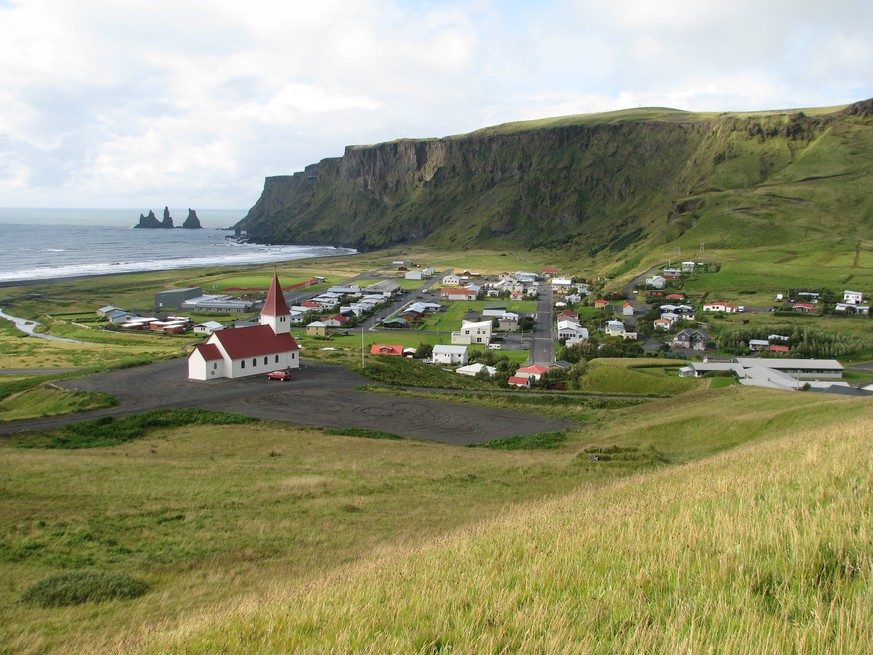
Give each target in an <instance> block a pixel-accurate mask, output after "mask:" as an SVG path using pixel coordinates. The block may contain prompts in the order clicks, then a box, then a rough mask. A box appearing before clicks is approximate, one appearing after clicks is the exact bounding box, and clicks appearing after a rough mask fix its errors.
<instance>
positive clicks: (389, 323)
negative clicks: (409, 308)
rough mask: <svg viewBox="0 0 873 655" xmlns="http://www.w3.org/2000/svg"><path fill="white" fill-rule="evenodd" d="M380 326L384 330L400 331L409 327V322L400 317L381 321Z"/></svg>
mask: <svg viewBox="0 0 873 655" xmlns="http://www.w3.org/2000/svg"><path fill="white" fill-rule="evenodd" d="M382 325H384V326H385V327H386V328H397V329H401V330H402V329H404V328H408V327H409V321H408V320H406V319H405V318H403V317H402V316H396V317H394V318H389V319H386V320H384V321H382Z"/></svg>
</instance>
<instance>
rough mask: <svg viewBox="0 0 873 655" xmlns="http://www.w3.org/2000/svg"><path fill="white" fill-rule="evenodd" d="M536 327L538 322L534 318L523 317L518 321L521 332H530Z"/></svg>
mask: <svg viewBox="0 0 873 655" xmlns="http://www.w3.org/2000/svg"><path fill="white" fill-rule="evenodd" d="M534 325H536V321H535V320H534V318H533V316H522V317H521V318H519V319H518V329H519V331H521V332H530V331H531V330H533V329H534Z"/></svg>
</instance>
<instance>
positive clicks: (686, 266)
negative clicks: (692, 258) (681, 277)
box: [682, 262, 694, 273]
mask: <svg viewBox="0 0 873 655" xmlns="http://www.w3.org/2000/svg"><path fill="white" fill-rule="evenodd" d="M682 272H683V273H693V272H694V262H682Z"/></svg>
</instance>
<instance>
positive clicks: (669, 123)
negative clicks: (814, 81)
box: [238, 102, 873, 254]
mask: <svg viewBox="0 0 873 655" xmlns="http://www.w3.org/2000/svg"><path fill="white" fill-rule="evenodd" d="M868 105H869V102H868V103H858V105H857V106H853V107H852V108H849V109H848V110H845V111H841V112H835V113H833V114H817V115H815V116H813V117H810V116H806V115H804V114H803V113H799V112H774V113H772V114H760V115H750V116H733V115H727V114H725V115H720V116H711V115H694V114H687V113H684V112H678V111H673V110H638V111H637V110H635V111H634V112H625V113H621V112H618V113H616V114H612V115H610V114H606V115H602V116H600V117H584V116H583V117H576V118H575V119H574V118H568V119H556V120H554V121H546V122H542V123H531V124H514V125H507V126H500V127H496V128H489V129H485V130H480V131H479V132H474V133H472V134H469V135H465V136H460V137H451V138H445V139H434V140H401V141H396V142H391V143H384V144H379V145H374V146H366V147H349V148H347V149H346V151H345V153H344V155H343V156H342V157H338V158H331V159H325V160H323V161H321V162H320V163H319V164H314V165H311V166H308V167H307V168H306V169H305V170H304V171H302V172H299V173H295V174H293V175H283V176H277V177H270V178H267V180H266V182H265V185H264V190H263V193H262V194H261V197H260V198H259V199H258V201H257V203H256V204H255V206H254V207H252V209H251V210H250V211H249V213H248V214H247V215H246V217H245V218H244V219H243V220H242V221H241V222H240V223H239V225H238V227H239V228H241V229H245V230H247V232H248V236H249V238H250V239H254V240H261V241H269V242H274V243H307V244H329V245H337V246H351V247H355V248H359V249H363V250H367V249H373V248H378V247H384V246H389V245H393V244H398V243H409V242H415V241H420V240H427V241H428V242H430V243H432V244H434V245H441V246H447V247H468V246H478V245H481V246H488V245H491V246H497V245H506V244H509V245H514V246H518V245H523V246H527V247H534V246H552V247H554V246H560V245H572V246H574V247H577V248H582V249H585V250H586V251H588V252H589V253H590V254H596V253H598V252H600V251H603V250H610V249H611V250H618V249H625V248H627V247H628V246H631V245H632V244H637V245H638V246H640V247H642V245H643V244H644V243H646V242H652V241H653V240H654V241H657V242H666V241H670V240H671V239H674V238H676V237H677V236H678V235H681V234H682V233H683V232H684V231H685V230H686V229H688V227H689V225H690V224H694V223H695V220H696V219H698V218H702V217H703V215H704V214H705V213H706V212H712V211H715V210H717V209H718V208H719V207H721V208H722V209H723V208H724V207H725V206H727V205H730V204H731V201H732V200H731V199H732V198H733V197H734V196H731V195H725V194H726V193H729V192H736V193H738V194H742V195H748V192H749V190H750V189H752V188H754V187H757V186H759V185H763V184H765V183H766V184H772V183H773V181H774V179H780V180H787V179H791V178H792V176H793V175H795V173H796V172H795V171H793V169H792V167H794V166H795V165H796V164H797V163H798V161H799V160H800V159H802V157H803V155H804V154H805V153H807V152H808V151H810V149H811V148H812V147H813V145H814V144H819V142H820V141H821V139H823V138H827V136H828V135H830V136H835V135H841V136H840V137H839V138H840V139H842V142H844V143H851V144H854V145H849V146H846V148H847V150H846V153H845V154H846V157H847V158H851V157H849V150H850V149H852V148H854V150H855V151H858V150H859V148H858V147H857V144H858V143H860V141H858V140H857V138H858V136H859V134H860V133H864V134H866V135H867V137H869V133H870V129H871V124H870V120H869V112H867V108H868ZM838 140H839V139H837V140H836V141H834V142H833V144H832V145H833V146H834V147H837V146H838V143H837V141H838ZM861 150H863V151H864V152H867V153H868V154H873V152H870V151H871V150H873V147H871V145H870V142H869V138H868V141H866V142H864V145H863V147H861ZM856 154H857V153H856ZM856 159H858V158H857V157H856ZM860 159H863V156H862V157H860ZM867 166H868V168H869V164H868V165H867ZM798 170H799V169H798ZM692 214H693V216H692Z"/></svg>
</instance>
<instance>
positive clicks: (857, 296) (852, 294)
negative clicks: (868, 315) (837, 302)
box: [843, 291, 864, 305]
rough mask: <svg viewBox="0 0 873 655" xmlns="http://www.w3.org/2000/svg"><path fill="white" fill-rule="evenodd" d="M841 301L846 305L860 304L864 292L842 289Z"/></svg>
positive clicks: (862, 300)
mask: <svg viewBox="0 0 873 655" xmlns="http://www.w3.org/2000/svg"><path fill="white" fill-rule="evenodd" d="M843 302H844V303H846V304H847V305H860V304H861V303H862V302H864V294H863V293H861V292H860V291H843Z"/></svg>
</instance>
